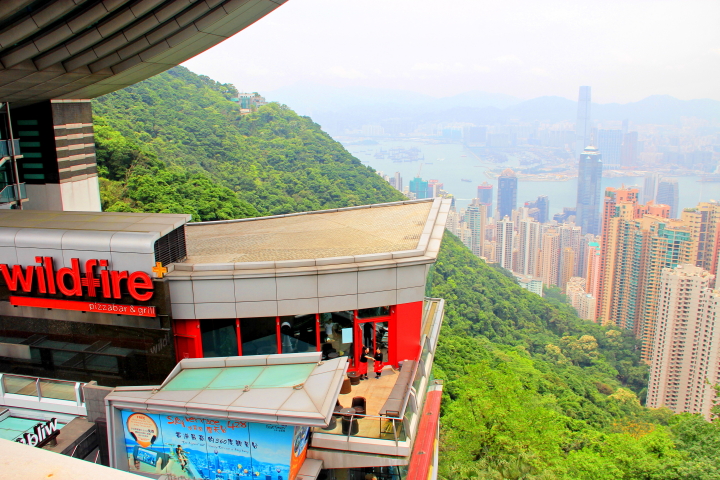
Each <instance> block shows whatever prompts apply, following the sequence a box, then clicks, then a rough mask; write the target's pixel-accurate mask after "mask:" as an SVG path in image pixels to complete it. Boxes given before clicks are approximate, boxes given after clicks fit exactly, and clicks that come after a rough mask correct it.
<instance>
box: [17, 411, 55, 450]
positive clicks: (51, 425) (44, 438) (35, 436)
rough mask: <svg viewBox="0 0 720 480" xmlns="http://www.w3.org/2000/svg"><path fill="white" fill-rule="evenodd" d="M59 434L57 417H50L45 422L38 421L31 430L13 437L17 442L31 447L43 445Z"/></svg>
mask: <svg viewBox="0 0 720 480" xmlns="http://www.w3.org/2000/svg"><path fill="white" fill-rule="evenodd" d="M59 434H60V429H59V428H58V424H57V419H56V418H51V419H50V420H48V421H47V422H45V423H38V424H37V425H35V427H34V428H33V431H32V432H27V433H24V434H22V436H20V437H18V438H16V439H15V441H16V442H18V443H23V444H25V445H30V446H31V447H44V446H45V445H47V444H48V443H50V442H51V441H52V440H55V438H57V436H58V435H59Z"/></svg>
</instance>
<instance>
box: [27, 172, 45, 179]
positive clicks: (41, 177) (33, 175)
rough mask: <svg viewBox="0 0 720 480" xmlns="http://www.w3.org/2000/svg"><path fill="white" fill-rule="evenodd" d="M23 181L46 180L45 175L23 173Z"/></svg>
mask: <svg viewBox="0 0 720 480" xmlns="http://www.w3.org/2000/svg"><path fill="white" fill-rule="evenodd" d="M23 179H25V180H45V174H43V173H23Z"/></svg>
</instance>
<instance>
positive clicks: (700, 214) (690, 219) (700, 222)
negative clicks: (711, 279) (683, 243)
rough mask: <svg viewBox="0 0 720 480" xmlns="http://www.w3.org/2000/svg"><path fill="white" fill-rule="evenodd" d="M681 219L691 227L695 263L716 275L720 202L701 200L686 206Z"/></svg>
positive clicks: (719, 237) (719, 253) (719, 242)
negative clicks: (693, 205)
mask: <svg viewBox="0 0 720 480" xmlns="http://www.w3.org/2000/svg"><path fill="white" fill-rule="evenodd" d="M682 219H683V220H684V221H685V222H687V224H688V225H690V227H691V228H692V230H693V238H694V240H695V242H696V243H697V257H696V261H695V265H697V266H698V267H701V268H704V269H705V270H707V271H708V272H710V273H712V274H713V275H715V276H716V277H718V256H719V255H720V203H718V202H717V201H713V202H703V203H699V204H698V205H697V207H694V208H686V209H685V210H683V212H682ZM716 288H717V287H716Z"/></svg>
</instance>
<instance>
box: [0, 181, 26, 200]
mask: <svg viewBox="0 0 720 480" xmlns="http://www.w3.org/2000/svg"><path fill="white" fill-rule="evenodd" d="M17 186H18V187H19V190H20V200H27V198H28V196H27V191H26V189H25V184H24V183H18V184H17ZM17 201H18V196H17V190H16V188H15V185H8V186H6V187H5V188H3V189H2V190H0V204H2V203H14V202H17Z"/></svg>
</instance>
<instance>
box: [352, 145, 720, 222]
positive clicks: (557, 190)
mask: <svg viewBox="0 0 720 480" xmlns="http://www.w3.org/2000/svg"><path fill="white" fill-rule="evenodd" d="M340 140H341V141H342V142H343V145H344V146H345V148H346V149H347V150H348V151H349V152H350V153H352V154H353V155H354V156H355V157H357V158H358V159H359V160H360V161H361V162H363V163H364V164H366V165H369V166H371V167H372V168H374V169H375V170H377V171H381V172H383V173H385V174H386V175H389V176H392V175H394V173H395V172H400V175H401V176H402V178H403V183H404V185H407V184H408V182H409V181H410V180H411V179H412V178H414V177H415V176H417V175H418V173H419V175H420V176H421V177H422V178H423V179H424V180H428V179H437V180H438V181H439V182H440V183H442V184H443V185H444V187H443V188H444V189H445V191H447V192H449V193H452V194H453V195H454V196H455V198H456V206H457V208H458V209H460V208H464V207H466V206H467V205H468V204H469V203H470V200H471V199H472V198H474V197H475V196H477V186H478V185H480V184H481V183H483V182H488V183H490V184H491V185H493V200H495V199H496V198H497V179H496V178H490V177H488V176H487V175H486V173H485V172H486V171H487V170H493V171H495V172H498V171H501V170H502V169H504V168H512V169H516V168H518V166H519V164H518V161H517V159H516V158H514V157H512V156H508V162H507V163H502V164H496V163H482V162H481V161H480V160H478V158H477V157H476V156H475V155H473V154H472V152H470V151H468V150H467V149H466V148H465V147H464V146H463V145H462V144H460V143H432V142H426V141H422V140H400V141H394V140H387V141H379V142H378V144H377V145H357V144H354V143H355V142H357V139H347V138H342V139H340ZM413 147H415V148H417V149H419V150H420V158H422V157H424V159H421V160H416V161H410V162H408V161H404V162H401V161H393V160H392V159H391V158H389V156H388V155H385V156H384V158H377V157H376V155H375V153H376V152H378V151H380V150H384V151H386V152H387V151H389V150H390V149H393V148H402V149H405V150H408V149H411V148H413ZM421 163H422V169H420V164H421ZM467 180H470V181H469V182H468V181H467ZM677 181H678V187H679V203H680V205H679V208H680V209H683V208H688V207H694V206H695V205H697V203H698V202H701V201H703V202H706V201H709V200H711V199H715V200H720V183H711V182H698V177H695V176H689V177H677ZM643 182H644V178H643V177H615V178H603V181H602V189H603V191H604V190H605V188H606V187H620V186H622V185H625V186H631V185H638V186H640V187H642V185H643ZM539 195H547V196H548V197H549V200H550V212H551V215H552V214H555V213H558V212H561V211H562V209H563V207H574V206H575V202H576V195H577V178H570V179H568V180H566V181H552V180H547V181H534V180H526V179H522V178H521V179H519V181H518V199H517V200H518V206H521V205H522V204H523V203H525V202H526V201H532V200H535V199H536V198H537V197H538V196H539ZM494 203H495V201H494V202H493V204H494ZM493 207H494V205H493Z"/></svg>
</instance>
